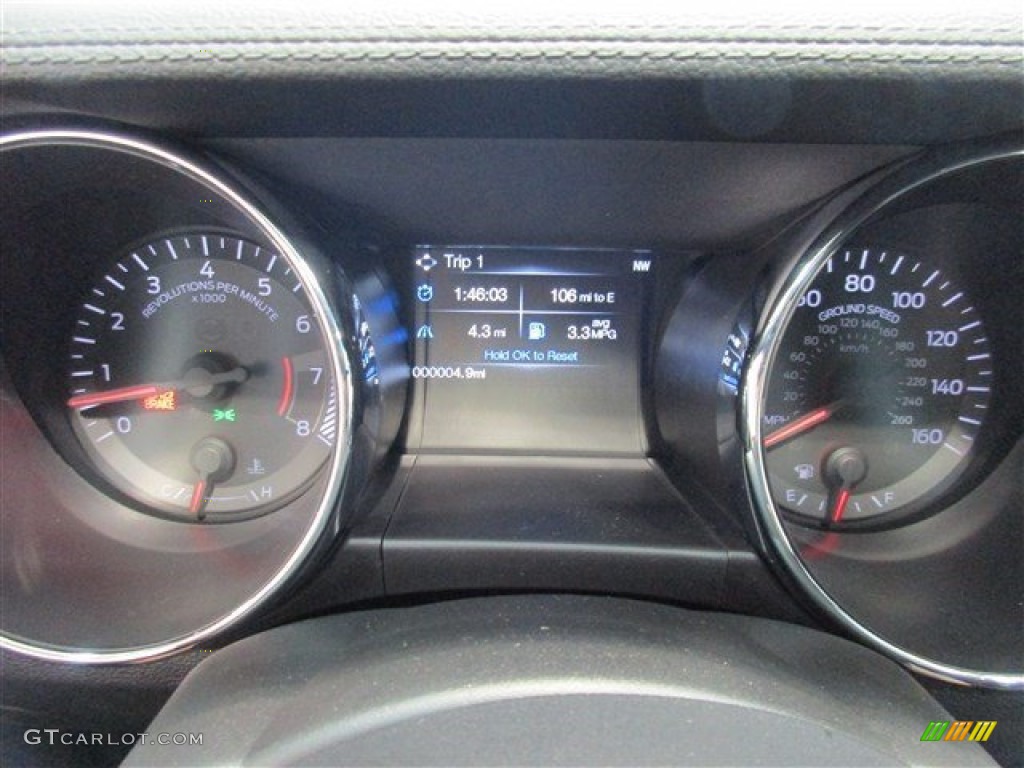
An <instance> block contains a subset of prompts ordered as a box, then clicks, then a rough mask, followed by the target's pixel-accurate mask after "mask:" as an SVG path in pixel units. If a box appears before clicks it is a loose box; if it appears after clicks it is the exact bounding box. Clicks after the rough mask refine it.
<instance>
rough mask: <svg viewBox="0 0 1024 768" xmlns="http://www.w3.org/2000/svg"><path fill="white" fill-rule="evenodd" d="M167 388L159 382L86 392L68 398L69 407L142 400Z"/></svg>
mask: <svg viewBox="0 0 1024 768" xmlns="http://www.w3.org/2000/svg"><path fill="white" fill-rule="evenodd" d="M162 389H166V388H163V387H160V386H159V385H157V384H140V385H138V386H134V387H119V388H118V389H108V390H107V391H106V392H86V393H84V394H81V395H75V396H74V397H72V398H70V399H69V400H68V407H69V408H89V407H90V406H93V405H106V404H108V403H124V402H127V401H129V400H141V399H143V398H146V397H152V396H153V395H155V394H157V393H158V392H160V391H162Z"/></svg>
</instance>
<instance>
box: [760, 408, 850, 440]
mask: <svg viewBox="0 0 1024 768" xmlns="http://www.w3.org/2000/svg"><path fill="white" fill-rule="evenodd" d="M837 407H838V405H837V404H834V405H827V406H825V407H824V408H819V409H818V410H816V411H811V412H810V413H808V414H807V415H805V416H801V417H800V418H799V419H797V420H796V421H791V422H789V424H787V425H786V426H784V427H780V428H779V429H777V430H775V431H774V432H772V433H771V434H770V435H768V436H767V437H766V438H764V440H763V441H762V443H763V445H764V447H765V448H774V447H775V446H776V445H778V444H779V443H784V442H785V441H786V440H789V439H790V438H791V437H796V436H797V435H799V434H802V433H804V432H806V431H807V430H809V429H813V428H814V427H816V426H818V425H819V424H821V423H823V422H826V421H828V420H829V419H830V418H832V414H833V413H835V412H836V409H837Z"/></svg>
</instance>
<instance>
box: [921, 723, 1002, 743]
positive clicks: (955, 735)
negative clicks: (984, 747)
mask: <svg viewBox="0 0 1024 768" xmlns="http://www.w3.org/2000/svg"><path fill="white" fill-rule="evenodd" d="M996 722H997V721H995V720H978V721H977V722H975V721H974V720H954V721H953V722H952V723H950V722H949V721H948V720H945V721H942V720H933V721H932V722H930V723H928V727H927V728H925V729H924V733H923V734H921V741H964V740H965V739H966V740H967V741H988V737H989V736H991V735H992V731H994V730H995V729H996Z"/></svg>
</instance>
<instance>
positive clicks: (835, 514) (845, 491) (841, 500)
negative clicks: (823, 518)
mask: <svg viewBox="0 0 1024 768" xmlns="http://www.w3.org/2000/svg"><path fill="white" fill-rule="evenodd" d="M849 501H850V489H849V488H840V489H839V490H838V491H837V492H836V502H835V504H834V505H833V506H832V511H831V512H830V513H829V516H828V517H829V522H831V523H832V524H833V525H835V524H836V523H839V522H841V521H842V519H843V513H844V512H845V511H846V505H847V504H848V503H849Z"/></svg>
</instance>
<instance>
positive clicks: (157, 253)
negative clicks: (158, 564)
mask: <svg viewBox="0 0 1024 768" xmlns="http://www.w3.org/2000/svg"><path fill="white" fill-rule="evenodd" d="M324 344H325V342H324V338H323V336H322V334H321V332H320V325H319V323H318V322H317V320H316V318H315V316H314V314H313V311H312V310H311V308H310V302H309V299H308V298H307V296H306V293H305V289H304V288H303V285H302V283H301V282H300V280H299V278H298V276H297V275H296V274H294V273H293V271H292V270H291V268H290V267H289V265H288V264H287V262H286V261H285V259H283V258H282V257H281V256H280V255H279V254H277V253H275V252H273V251H272V250H268V249H266V248H265V247H263V246H261V245H259V244H257V243H254V242H250V241H248V240H243V239H240V238H238V237H234V236H229V235H224V234H220V233H213V232H206V233H204V232H196V233H188V234H183V235H178V236H172V237H167V238H162V239H159V240H154V241H153V242H150V243H146V244H143V245H141V246H140V247H138V248H135V249H133V250H132V251H130V252H128V253H126V254H123V255H122V256H121V257H120V258H119V259H118V260H117V261H116V262H114V263H111V264H108V265H105V268H104V270H103V271H102V272H100V273H99V274H98V275H97V276H96V278H95V281H94V284H93V286H92V287H91V289H90V290H89V291H88V292H87V293H86V295H85V297H84V299H83V301H82V303H81V306H80V307H79V310H78V313H77V318H76V321H75V326H74V329H73V332H72V338H71V344H70V352H69V355H70V360H69V372H68V381H69V397H68V401H67V407H68V409H69V414H70V419H71V423H72V426H73V428H74V431H75V433H76V434H77V436H78V438H79V440H80V441H81V443H82V445H83V446H84V448H85V451H86V454H87V455H88V456H89V458H90V459H91V461H92V462H93V463H94V465H95V469H96V470H97V471H98V472H99V473H100V475H101V476H102V477H103V478H104V479H106V480H107V481H108V482H110V483H111V484H113V485H114V486H116V487H117V488H118V489H120V490H121V491H123V492H124V493H126V494H128V495H129V496H131V497H132V498H134V499H135V500H137V501H138V502H140V503H141V504H142V505H143V506H144V507H145V508H146V509H147V510H154V511H156V512H158V513H160V514H163V515H165V516H171V517H175V518H178V519H184V520H188V521H208V522H209V521H218V522H220V521H231V520H239V519H243V518H246V517H250V516H253V515H256V514H263V513H266V512H269V511H271V510H273V509H275V508H277V507H280V506H281V505H282V504H284V503H285V502H287V501H288V500H290V499H291V498H293V497H294V496H295V495H296V494H298V493H299V492H301V491H302V490H303V489H304V488H305V487H306V486H307V485H308V484H309V483H310V482H311V480H312V479H313V478H314V476H315V475H316V474H317V472H318V471H319V470H320V468H321V467H322V466H323V465H324V463H325V461H326V460H327V458H328V456H329V455H330V454H331V451H332V450H333V448H334V445H335V441H336V435H337V429H338V424H339V413H338V399H337V388H336V383H335V382H334V380H333V376H332V374H331V369H330V364H329V362H328V355H327V353H326V351H325V347H324Z"/></svg>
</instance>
